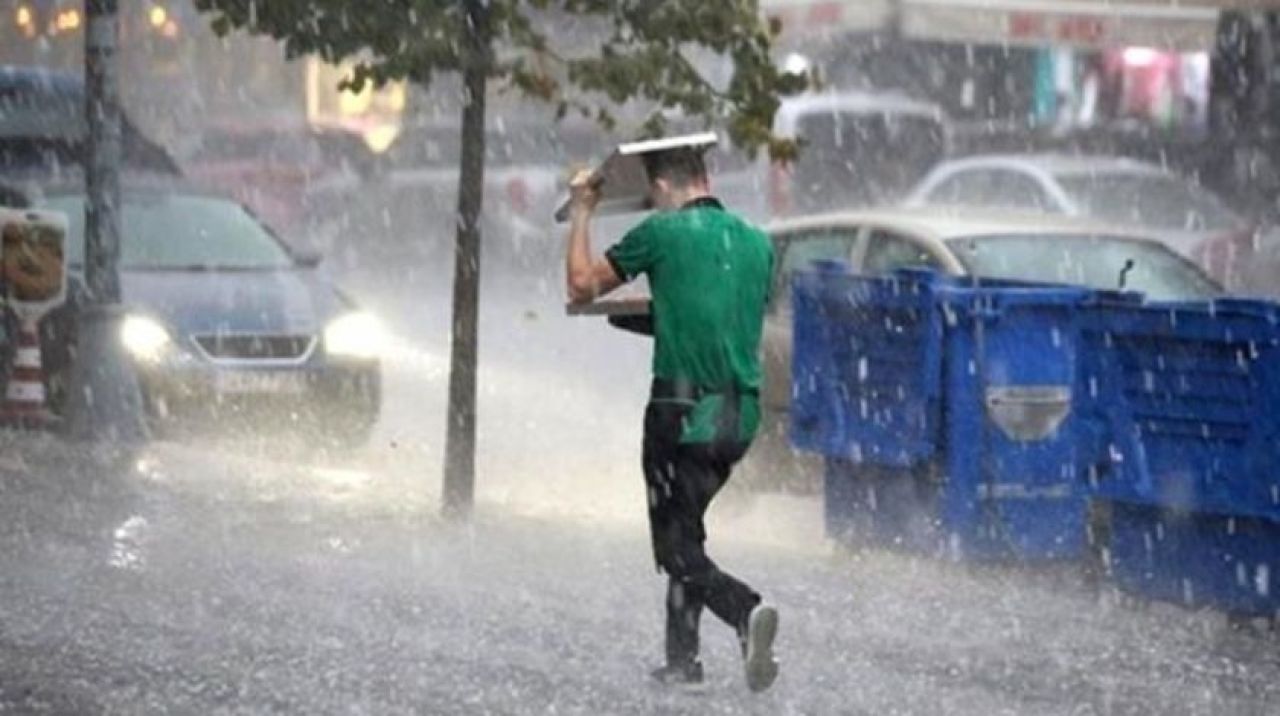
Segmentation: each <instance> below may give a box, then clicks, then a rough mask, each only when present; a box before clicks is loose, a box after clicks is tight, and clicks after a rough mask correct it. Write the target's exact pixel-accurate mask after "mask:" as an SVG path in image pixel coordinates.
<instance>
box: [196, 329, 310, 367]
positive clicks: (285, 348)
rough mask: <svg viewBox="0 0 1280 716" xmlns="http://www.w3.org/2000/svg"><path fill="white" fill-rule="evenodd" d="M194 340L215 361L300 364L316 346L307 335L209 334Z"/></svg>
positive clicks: (198, 336)
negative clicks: (297, 362)
mask: <svg viewBox="0 0 1280 716" xmlns="http://www.w3.org/2000/svg"><path fill="white" fill-rule="evenodd" d="M193 338H194V339H195V342H196V345H198V346H200V350H202V351H204V353H205V355H207V356H209V357H210V358H212V359H214V360H266V361H290V360H300V359H302V358H304V357H306V355H307V354H308V353H309V352H311V348H312V346H313V345H314V344H315V336H307V335H280V334H230V335H225V334H206V335H197V336H193Z"/></svg>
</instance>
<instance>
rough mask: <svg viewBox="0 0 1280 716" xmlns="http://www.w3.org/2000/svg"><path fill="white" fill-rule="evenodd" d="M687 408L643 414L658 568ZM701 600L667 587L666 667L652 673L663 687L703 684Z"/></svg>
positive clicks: (672, 583) (669, 534) (664, 405)
mask: <svg viewBox="0 0 1280 716" xmlns="http://www.w3.org/2000/svg"><path fill="white" fill-rule="evenodd" d="M687 412H688V407H687V406H685V405H682V404H679V403H673V402H654V403H650V404H649V406H648V408H647V409H646V410H645V420H644V449H643V458H642V459H643V463H644V475H645V490H646V493H647V497H648V502H649V527H650V530H651V536H652V541H653V553H654V558H655V560H656V561H657V563H658V565H659V567H661V566H662V564H663V562H664V561H665V557H664V556H663V555H665V554H669V553H670V552H671V551H672V549H673V547H672V542H671V540H672V538H673V537H674V534H675V533H674V532H673V531H672V530H670V529H668V528H667V525H668V524H670V522H671V520H672V519H673V518H674V516H675V515H676V514H677V512H678V508H677V507H676V502H677V501H678V500H677V498H676V497H675V486H676V463H675V460H676V454H677V451H678V448H679V442H680V431H681V429H682V421H683V418H684V415H685V414H686V413H687ZM701 614H702V601H701V599H700V597H699V595H698V594H696V593H694V592H691V591H690V590H688V589H686V588H685V585H684V584H683V583H681V582H680V581H679V580H678V579H676V578H675V577H674V576H670V577H669V583H668V585H667V624H666V656H667V662H666V664H665V665H664V666H663V667H661V668H659V669H657V670H655V671H654V672H653V677H654V678H656V679H657V680H659V681H662V682H664V683H697V682H700V681H702V666H701V664H700V663H699V662H698V623H699V621H700V619H701Z"/></svg>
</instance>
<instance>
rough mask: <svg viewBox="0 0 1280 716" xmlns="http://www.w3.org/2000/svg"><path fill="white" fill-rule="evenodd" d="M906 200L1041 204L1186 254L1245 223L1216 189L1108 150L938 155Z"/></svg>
mask: <svg viewBox="0 0 1280 716" xmlns="http://www.w3.org/2000/svg"><path fill="white" fill-rule="evenodd" d="M904 203H905V204H906V205H907V206H926V205H929V206H965V207H980V208H988V209H1013V210H1021V211H1040V212H1046V213H1051V214H1064V215H1066V216H1079V217H1087V218H1090V219H1095V220H1099V221H1105V222H1107V223H1109V224H1114V225H1117V226H1127V227H1138V228H1141V229H1145V230H1147V231H1148V232H1150V233H1153V234H1158V236H1159V237H1160V238H1161V239H1162V240H1163V241H1164V242H1165V243H1166V244H1168V245H1169V246H1171V247H1173V248H1174V249H1175V250H1177V251H1179V252H1180V253H1182V254H1183V255H1185V256H1196V255H1197V253H1199V252H1202V251H1203V250H1204V247H1205V245H1206V244H1207V243H1209V242H1216V241H1219V240H1229V239H1230V238H1231V237H1235V236H1239V235H1241V234H1248V233H1250V232H1251V228H1250V227H1249V226H1248V224H1247V223H1246V222H1245V221H1244V220H1243V219H1242V218H1241V217H1239V216H1237V215H1236V214H1235V213H1234V212H1232V211H1231V210H1230V209H1229V208H1227V206H1226V205H1225V204H1224V203H1223V202H1222V200H1220V199H1219V198H1218V197H1216V196H1214V195H1213V194H1212V193H1210V192H1209V191H1207V190H1205V189H1202V188H1201V187H1199V186H1197V185H1196V184H1194V183H1192V182H1190V181H1188V180H1187V179H1186V178H1184V177H1182V176H1179V175H1178V174H1175V173H1173V172H1170V171H1168V170H1166V169H1164V168H1162V167H1160V166H1158V165H1155V164H1149V163H1147V162H1140V161H1136V160H1132V159H1121V158H1117V157H1108V156H1069V155H1058V154H1008V155H999V154H991V155H979V156H973V157H968V158H964V159H954V160H949V161H945V162H942V163H940V164H938V165H937V166H936V167H934V168H933V170H932V171H930V172H929V174H928V175H927V176H926V177H925V178H924V179H923V180H922V181H921V182H920V184H919V185H917V186H916V188H915V189H914V190H912V192H911V193H910V195H909V196H908V197H907V199H906V201H905V202H904Z"/></svg>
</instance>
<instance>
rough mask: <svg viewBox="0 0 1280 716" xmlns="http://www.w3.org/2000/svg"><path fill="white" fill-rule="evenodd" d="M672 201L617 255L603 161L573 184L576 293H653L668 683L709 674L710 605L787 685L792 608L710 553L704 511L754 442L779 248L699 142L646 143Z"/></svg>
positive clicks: (750, 679) (753, 660)
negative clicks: (594, 232) (595, 248)
mask: <svg viewBox="0 0 1280 716" xmlns="http://www.w3.org/2000/svg"><path fill="white" fill-rule="evenodd" d="M645 170H646V172H647V174H648V179H649V191H650V200H651V202H652V205H653V206H654V207H655V208H656V209H658V211H657V212H656V213H654V214H653V215H651V216H650V217H648V218H647V219H646V220H645V221H643V222H642V223H641V224H640V225H638V226H636V227H635V228H633V229H632V230H631V231H630V232H628V233H627V235H626V236H625V237H624V238H623V239H622V241H621V242H619V243H618V244H617V245H615V246H614V247H612V248H611V249H610V250H609V251H608V252H607V253H606V254H605V256H604V257H596V256H593V255H592V253H591V246H590V240H589V234H588V229H589V224H590V222H591V218H592V214H593V212H594V210H595V207H596V204H597V203H598V201H599V196H600V195H599V187H598V186H597V185H594V184H593V181H592V174H591V172H588V171H584V172H579V174H578V175H577V176H575V177H574V178H573V180H572V182H571V183H570V192H571V219H570V221H571V225H570V230H569V247H568V256H567V260H566V268H567V279H568V291H569V298H570V300H571V301H572V302H574V303H587V302H590V301H592V300H594V299H595V298H596V297H598V296H600V295H602V294H605V293H608V292H609V291H611V290H613V289H614V288H617V287H618V286H620V285H621V284H623V283H624V282H627V281H630V280H632V279H634V278H636V277H637V276H640V275H641V274H644V275H646V276H647V277H648V281H649V286H650V288H651V291H652V297H653V303H652V322H653V326H652V327H653V334H654V355H653V385H652V389H651V393H650V398H649V404H648V407H647V408H646V410H645V418H644V444H643V464H644V477H645V485H646V488H647V493H648V499H649V527H650V532H651V535H652V540H653V551H654V557H655V559H656V560H657V563H658V568H659V569H660V570H662V571H664V572H666V574H667V576H668V578H669V585H668V592H667V627H666V652H667V654H666V656H667V659H666V664H665V665H664V666H663V667H661V668H659V669H657V670H655V671H654V672H653V676H654V678H655V679H657V680H659V681H660V682H662V683H665V684H697V683H700V682H701V681H702V663H701V662H700V661H699V660H698V623H699V618H700V616H701V614H702V609H703V607H704V606H705V607H706V608H708V609H710V610H711V612H712V613H713V614H715V615H716V616H717V617H719V618H720V619H721V620H722V621H724V622H725V623H726V624H728V625H729V626H731V627H733V628H734V629H735V630H736V632H737V634H738V638H739V640H740V642H741V645H742V651H743V657H744V660H745V667H746V679H747V686H748V687H749V688H750V689H751V690H752V691H762V690H764V689H767V688H768V687H769V686H770V685H772V684H773V681H774V679H776V678H777V675H778V664H777V662H776V661H775V660H774V657H773V640H774V636H775V634H776V633H777V628H778V613H777V610H776V609H774V608H773V607H771V606H769V605H766V604H764V603H762V601H761V598H760V595H759V594H757V593H756V592H755V591H754V590H753V589H751V587H749V586H747V585H746V584H744V583H743V582H741V581H739V580H737V579H735V578H734V577H732V576H730V575H729V574H727V573H725V572H723V571H722V570H721V569H720V568H719V567H717V566H716V564H715V563H714V562H712V561H711V559H710V558H709V557H708V556H707V553H706V551H705V548H704V543H705V541H706V531H705V529H704V527H703V515H704V514H705V512H706V510H707V507H708V506H709V505H710V503H711V500H712V498H713V497H715V495H716V493H717V492H718V491H719V490H720V488H721V487H723V486H724V484H725V482H726V481H727V480H728V478H729V473H730V471H731V470H732V468H733V466H734V465H735V464H736V463H737V462H738V461H739V460H740V459H741V458H742V456H743V455H744V454H745V453H746V451H747V447H748V446H749V445H750V443H751V440H752V438H753V437H754V435H755V432H756V429H757V427H758V424H759V420H760V407H759V389H760V380H761V369H760V360H759V345H760V334H761V329H762V324H763V321H764V311H765V304H766V302H767V301H768V294H769V284H770V279H771V276H772V268H773V260H774V258H773V248H772V245H771V243H770V241H769V238H768V236H767V235H766V234H764V232H762V231H761V230H759V229H758V228H756V227H754V226H751V225H750V224H748V223H747V222H745V221H743V220H742V219H740V218H738V217H737V216H735V215H734V214H732V213H730V212H729V211H727V210H726V209H725V208H724V206H722V205H721V204H720V202H719V201H717V200H716V199H715V198H714V197H712V196H711V193H710V184H709V181H708V178H707V171H706V167H705V164H704V161H703V157H702V153H701V151H698V150H692V149H680V150H670V151H665V152H658V153H653V154H648V155H645Z"/></svg>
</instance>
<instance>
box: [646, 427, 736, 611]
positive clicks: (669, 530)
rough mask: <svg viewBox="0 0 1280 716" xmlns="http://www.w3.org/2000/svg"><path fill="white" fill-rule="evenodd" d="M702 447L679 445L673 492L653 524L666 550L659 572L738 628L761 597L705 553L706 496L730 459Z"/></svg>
mask: <svg viewBox="0 0 1280 716" xmlns="http://www.w3.org/2000/svg"><path fill="white" fill-rule="evenodd" d="M713 457H714V455H713V454H712V452H711V450H710V449H709V448H708V447H707V446H704V445H681V446H680V448H679V450H678V454H677V457H676V461H675V465H674V472H675V480H673V485H672V493H671V499H670V503H669V505H668V509H667V510H666V512H667V513H668V514H666V515H663V519H661V520H660V521H659V522H658V524H657V525H656V526H659V527H660V528H661V532H662V535H663V539H661V542H662V543H663V544H664V545H665V546H666V547H667V548H668V549H667V550H665V554H661V553H660V554H659V559H660V565H661V567H662V568H663V570H664V571H665V572H666V573H667V574H668V575H670V576H671V577H672V579H673V580H674V581H677V582H679V583H680V584H681V586H682V587H683V591H684V593H685V595H686V596H692V598H694V599H696V600H697V601H698V602H699V603H700V604H703V605H705V606H706V607H707V608H708V609H710V610H711V612H712V613H713V614H715V615H716V616H717V617H719V618H720V620H721V621H723V622H725V623H726V624H728V625H729V626H731V627H733V628H734V629H736V630H738V631H739V632H741V631H742V630H744V629H745V628H746V624H747V619H748V616H749V615H750V613H751V610H752V609H754V608H755V606H756V605H757V604H759V603H760V595H759V594H757V593H756V592H755V590H753V589H752V588H751V587H749V586H747V585H746V584H745V583H744V582H742V581H740V580H738V579H736V578H734V577H733V576H732V575H730V574H728V573H726V572H724V571H722V570H721V569H720V568H719V567H718V566H717V565H716V564H715V562H713V561H712V560H711V558H710V557H708V556H707V553H706V548H705V543H706V539H707V534H706V528H705V526H704V524H703V517H704V516H705V514H706V511H707V508H708V507H709V506H710V504H711V500H712V499H713V498H714V497H715V495H716V493H717V492H719V491H720V488H721V487H722V486H723V485H724V483H725V481H726V480H727V479H728V476H729V463H726V462H723V461H718V460H715V459H713Z"/></svg>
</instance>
